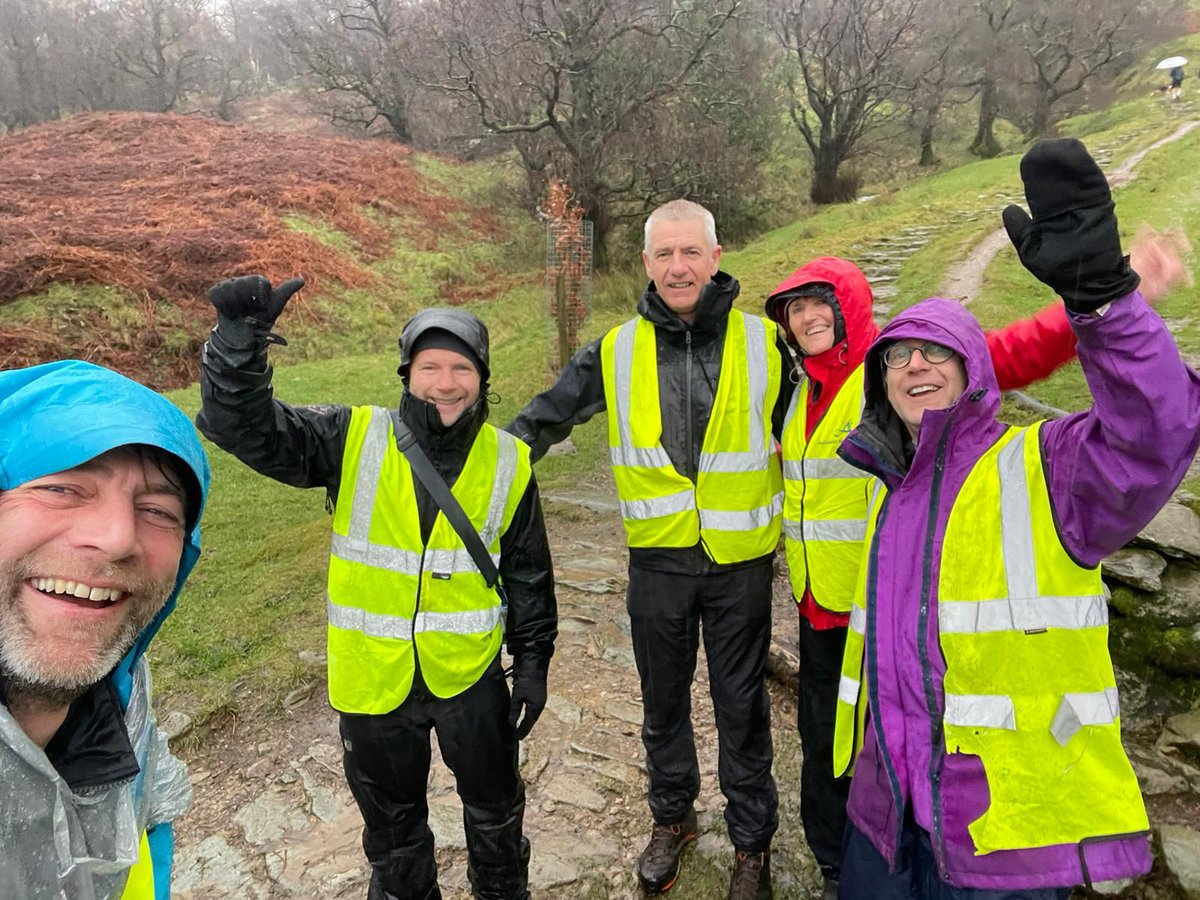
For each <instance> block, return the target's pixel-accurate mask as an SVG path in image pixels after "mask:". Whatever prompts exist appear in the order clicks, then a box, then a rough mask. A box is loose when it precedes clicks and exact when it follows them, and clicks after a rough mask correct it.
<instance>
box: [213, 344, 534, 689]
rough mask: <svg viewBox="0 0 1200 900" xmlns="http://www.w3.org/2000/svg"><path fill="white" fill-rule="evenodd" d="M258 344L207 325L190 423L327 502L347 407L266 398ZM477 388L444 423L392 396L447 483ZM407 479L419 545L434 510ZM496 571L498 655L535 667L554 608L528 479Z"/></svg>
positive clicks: (476, 414) (465, 438)
mask: <svg viewBox="0 0 1200 900" xmlns="http://www.w3.org/2000/svg"><path fill="white" fill-rule="evenodd" d="M267 343H268V334H267V331H266V330H265V329H262V328H254V327H252V326H248V325H246V324H245V323H243V322H224V321H222V322H221V323H220V324H219V325H218V326H217V327H216V328H215V329H213V332H212V334H211V335H210V336H209V339H208V342H207V343H206V344H205V345H204V351H203V353H202V355H201V361H200V399H201V407H200V412H199V414H198V415H197V416H196V426H197V427H198V428H199V429H200V431H201V432H202V433H203V434H204V436H205V437H207V438H208V439H209V440H210V441H212V442H213V443H215V444H216V445H217V446H218V447H220V448H221V449H222V450H226V451H228V452H229V453H232V454H233V455H234V456H236V457H237V458H238V459H240V460H241V461H242V462H244V463H245V464H246V465H248V466H249V467H250V468H252V469H254V470H255V471H256V472H260V473H262V474H263V475H267V476H269V477H271V478H274V479H275V480H276V481H281V482H283V483H284V484H290V485H293V486H295V487H306V488H307V487H320V488H324V489H325V491H326V492H327V494H328V496H329V498H330V499H331V500H332V502H334V503H336V502H337V493H338V486H339V484H340V483H341V477H342V454H343V451H344V450H345V446H346V433H347V431H348V429H349V426H350V407H348V406H341V405H328V406H289V405H288V404H286V403H283V402H281V401H279V400H275V399H273V397H272V390H271V372H272V370H271V367H270V365H269V364H268V362H267ZM485 394H486V389H485V390H484V391H483V392H482V393H481V396H480V399H479V401H478V402H477V403H476V404H475V405H474V406H473V407H471V409H469V410H468V411H467V412H466V413H464V414H463V415H462V416H461V417H460V418H459V419H458V421H456V422H455V423H454V424H453V425H451V426H449V427H448V428H447V427H446V426H444V425H442V422H441V418H440V417H439V416H438V414H437V408H436V407H435V406H434V405H433V404H430V403H426V402H424V401H423V400H418V399H417V398H415V397H413V396H412V395H411V394H409V393H408V391H407V390H406V391H405V392H404V394H403V396H402V397H401V401H400V414H401V416H403V418H404V421H405V423H406V424H407V425H408V427H409V428H410V429H411V430H412V432H413V434H414V435H415V436H416V438H417V440H418V442H419V443H420V445H421V448H422V449H423V450H424V451H425V454H426V456H428V457H429V460H430V462H432V463H433V465H434V467H435V468H436V469H437V470H438V473H439V474H440V475H441V476H442V477H443V478H444V479H445V480H446V483H447V484H450V485H453V484H454V480H455V479H456V478H457V477H458V474H459V472H461V471H462V467H463V464H464V463H465V462H466V458H467V454H468V452H469V451H470V449H471V445H472V444H473V443H474V441H475V436H476V435H477V434H478V433H479V429H480V428H481V427H482V426H483V423H484V422H485V421H486V420H487V416H488V405H487V400H486V398H485V396H484V395H485ZM414 484H415V487H416V494H417V504H418V507H419V511H420V520H421V537H422V540H426V541H427V540H428V539H429V534H430V532H431V531H432V529H433V522H434V519H435V518H436V516H437V507H436V505H435V504H434V502H433V500H432V498H431V497H430V496H429V494H428V492H427V491H426V490H425V488H424V486H423V485H422V484H421V483H420V481H419V480H416V479H414ZM499 569H500V578H501V581H502V582H503V584H504V590H505V593H506V594H507V596H508V620H507V622H506V623H505V631H504V638H505V642H506V644H507V647H508V652H509V653H510V654H511V655H512V657H513V660H514V665H515V666H516V667H517V668H518V669H519V670H523V671H530V670H538V671H541V672H542V673H544V672H545V671H546V669H547V668H548V667H549V664H550V657H551V655H553V653H554V640H555V638H556V637H557V635H558V611H557V603H556V600H555V596H554V569H553V566H552V563H551V559H550V545H549V541H548V540H547V537H546V523H545V519H544V518H543V516H542V504H541V500H540V498H539V496H538V488H537V481H536V479H534V478H532V477H531V478H530V480H529V487H528V488H527V489H526V491H525V495H524V496H523V497H522V498H521V502H520V504H519V506H518V507H517V510H516V513H515V514H514V515H513V519H512V522H511V523H510V524H509V527H508V530H507V531H505V532H504V533H503V534H502V535H501V536H500V566H499ZM418 662H419V661H418Z"/></svg>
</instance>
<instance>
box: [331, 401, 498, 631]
mask: <svg viewBox="0 0 1200 900" xmlns="http://www.w3.org/2000/svg"><path fill="white" fill-rule="evenodd" d="M389 420H390V415H389V413H388V412H387V410H384V409H380V408H379V407H372V408H371V421H370V423H369V424H368V426H367V433H366V435H365V436H364V438H363V446H362V452H361V454H360V456H359V463H358V477H357V479H356V480H355V482H354V501H353V506H351V508H350V525H349V528H348V529H347V531H348V532H349V535H348V536H342V535H339V534H335V535H333V540H332V542H331V547H330V552H331V553H332V554H333V555H334V556H336V557H337V558H338V559H342V560H346V561H347V562H354V563H361V564H362V565H366V566H371V567H372V568H375V569H385V570H387V571H389V572H398V573H399V574H401V575H412V576H414V577H415V576H417V575H419V574H420V573H421V554H419V553H414V552H412V551H409V550H402V549H400V548H399V547H391V546H388V545H386V544H373V543H371V541H370V540H369V535H370V533H371V516H372V514H373V512H374V508H375V495H376V492H377V490H378V488H379V473H380V471H381V470H382V468H383V458H384V455H385V454H386V452H387V444H388V425H389ZM496 434H497V438H498V440H497V447H496V475H495V479H494V481H493V482H492V494H491V497H489V498H488V511H487V518H486V520H485V521H484V525H483V531H482V532H481V534H480V537H481V538H482V540H483V545H484V546H485V547H491V545H492V542H493V541H494V540H495V539H496V535H497V534H499V532H500V529H501V528H502V527H503V525H504V508H505V505H506V503H507V501H508V489H509V486H510V485H511V484H512V483H513V480H514V479H515V478H516V472H517V442H516V438H514V437H513V436H512V435H511V434H509V433H508V432H506V431H497V432H496ZM489 555H490V556H491V557H492V562H493V563H495V564H496V565H497V566H499V565H500V553H499V551H498V550H497V551H496V552H489ZM425 568H427V569H428V570H429V571H431V572H436V573H437V574H439V575H458V574H463V573H468V572H478V571H479V567H478V566H477V565H475V560H474V559H472V558H471V552H470V551H469V550H467V549H466V548H465V547H461V548H458V549H433V550H427V551H426V553H425ZM360 630H361V629H360Z"/></svg>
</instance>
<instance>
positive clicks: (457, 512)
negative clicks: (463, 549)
mask: <svg viewBox="0 0 1200 900" xmlns="http://www.w3.org/2000/svg"><path fill="white" fill-rule="evenodd" d="M390 413H391V416H392V427H393V428H394V429H395V431H396V448H397V449H398V450H399V451H400V452H401V453H403V454H404V457H405V459H407V460H408V464H409V465H410V466H411V467H412V470H413V474H415V475H416V476H417V478H419V479H421V484H423V485H425V490H427V491H429V496H430V497H432V498H433V502H434V503H436V504H437V505H438V508H439V509H441V511H442V512H443V513H445V515H446V520H447V521H448V522H449V523H450V524H451V525H452V526H453V527H454V530H455V531H456V532H458V536H459V537H460V538H462V541H463V543H464V544H466V545H467V552H468V553H470V554H471V559H473V560H475V565H476V566H478V567H479V571H480V573H481V574H482V575H483V580H484V581H486V582H487V586H488V587H490V588H492V587H495V586H496V582H497V581H498V580H499V579H500V573H499V572H498V571H496V564H495V563H494V562H492V555H491V554H490V553H488V551H487V547H485V546H483V538H481V537H480V536H479V532H478V531H476V530H475V526H474V525H472V524H471V520H470V519H468V518H467V514H466V513H465V512H463V508H462V506H461V505H460V504H459V502H458V501H457V500H455V499H454V494H452V493H450V488H449V487H448V486H447V485H446V479H444V478H442V476H441V475H439V474H438V471H437V469H435V468H434V467H433V463H431V462H430V461H429V457H428V456H426V455H425V451H424V450H422V449H421V445H420V444H418V443H417V438H416V436H415V435H414V434H413V433H412V431H411V430H410V429H409V427H408V426H407V425H405V424H404V422H403V421H401V419H400V416H399V413H398V412H397V411H396V410H394V409H393V410H390Z"/></svg>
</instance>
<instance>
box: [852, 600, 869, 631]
mask: <svg viewBox="0 0 1200 900" xmlns="http://www.w3.org/2000/svg"><path fill="white" fill-rule="evenodd" d="M850 630H851V631H853V632H854V633H855V634H863V635H865V634H866V633H867V610H866V608H865V607H862V606H852V607H851V608H850Z"/></svg>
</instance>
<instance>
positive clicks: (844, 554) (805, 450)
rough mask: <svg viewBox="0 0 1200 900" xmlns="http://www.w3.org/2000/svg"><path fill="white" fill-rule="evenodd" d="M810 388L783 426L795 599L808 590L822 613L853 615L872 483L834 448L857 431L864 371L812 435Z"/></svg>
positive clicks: (803, 386)
mask: <svg viewBox="0 0 1200 900" xmlns="http://www.w3.org/2000/svg"><path fill="white" fill-rule="evenodd" d="M808 392H809V382H808V379H807V378H806V379H804V381H802V382H801V383H800V388H799V390H797V391H796V392H795V393H794V394H792V405H791V406H790V407H789V408H788V413H787V419H786V420H785V421H784V426H783V537H784V546H785V548H786V550H787V561H788V574H789V576H790V577H791V581H792V593H793V594H794V595H795V598H796V601H797V602H799V601H800V599H801V598H802V597H803V596H804V591H805V588H808V589H809V590H811V591H812V596H813V599H814V600H816V601H817V603H818V604H820V605H821V606H823V607H824V608H825V609H828V610H832V611H833V612H837V613H848V612H850V605H851V603H852V602H853V600H854V586H855V583H856V582H857V581H858V569H859V565H860V564H861V562H862V548H863V538H864V537H865V535H866V529H867V522H866V517H867V490H868V485H869V484H870V480H871V476H870V475H869V474H868V473H866V472H864V471H862V470H861V469H856V468H855V467H854V466H852V465H850V464H849V463H847V462H844V461H843V460H842V459H841V457H839V456H838V455H837V449H838V447H839V446H840V445H841V443H842V441H843V440H844V439H845V437H846V435H848V434H849V433H850V431H851V430H852V429H853V428H855V427H856V426H857V425H858V422H859V419H861V418H862V407H863V367H862V366H861V365H860V366H858V368H856V369H855V370H854V371H853V372H852V373H851V374H850V377H849V378H847V379H846V382H845V383H844V384H843V385H842V386H841V389H840V390H839V391H838V394H837V396H836V397H835V398H834V400H833V403H831V404H830V405H829V408H828V409H827V410H826V411H825V415H824V416H822V417H821V420H820V421H819V422H818V423H817V425H816V427H815V428H814V429H813V434H812V438H811V440H810V439H806V438H805V436H804V435H805V432H806V431H807V430H808V414H807V409H808Z"/></svg>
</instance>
